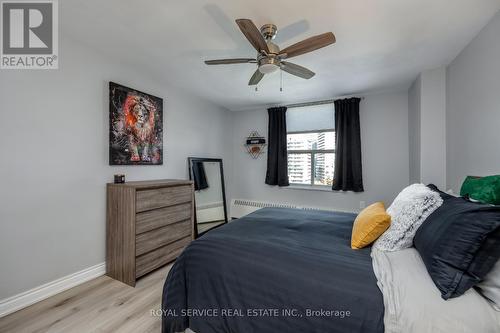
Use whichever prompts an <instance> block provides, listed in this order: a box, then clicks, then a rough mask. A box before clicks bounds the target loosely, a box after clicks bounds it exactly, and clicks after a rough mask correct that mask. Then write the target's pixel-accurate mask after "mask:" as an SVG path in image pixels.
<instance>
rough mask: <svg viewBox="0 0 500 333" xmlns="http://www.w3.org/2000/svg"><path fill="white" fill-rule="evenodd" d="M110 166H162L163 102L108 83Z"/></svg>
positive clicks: (157, 98)
mask: <svg viewBox="0 0 500 333" xmlns="http://www.w3.org/2000/svg"><path fill="white" fill-rule="evenodd" d="M109 164H110V165H161V164H163V100H162V99H161V98H159V97H155V96H151V95H149V94H146V93H143V92H140V91H137V90H134V89H131V88H127V87H124V86H122V85H119V84H116V83H114V82H110V83H109Z"/></svg>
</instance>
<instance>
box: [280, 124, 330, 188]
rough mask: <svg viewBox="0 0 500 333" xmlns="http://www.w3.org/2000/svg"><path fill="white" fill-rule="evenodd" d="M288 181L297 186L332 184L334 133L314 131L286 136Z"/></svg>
mask: <svg viewBox="0 0 500 333" xmlns="http://www.w3.org/2000/svg"><path fill="white" fill-rule="evenodd" d="M287 151H288V179H289V181H290V183H291V184H297V185H325V186H331V185H332V183H333V176H334V175H333V172H334V167H335V132H334V131H331V130H330V131H316V132H302V133H293V132H292V133H288V134H287Z"/></svg>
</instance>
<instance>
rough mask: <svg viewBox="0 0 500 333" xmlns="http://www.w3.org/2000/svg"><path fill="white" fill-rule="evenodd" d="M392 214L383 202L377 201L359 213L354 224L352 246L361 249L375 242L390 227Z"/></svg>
mask: <svg viewBox="0 0 500 333" xmlns="http://www.w3.org/2000/svg"><path fill="white" fill-rule="evenodd" d="M390 224H391V216H390V215H389V214H387V212H386V211H385V206H384V203H383V202H376V203H374V204H372V205H370V206H368V207H366V208H365V209H363V210H362V211H361V213H359V215H358V216H357V217H356V220H355V221H354V224H353V226H352V236H351V247H352V248H353V249H361V248H363V247H365V246H368V245H370V244H371V243H373V242H374V241H375V240H377V238H379V237H380V235H382V234H383V233H384V231H386V230H387V228H389V225H390Z"/></svg>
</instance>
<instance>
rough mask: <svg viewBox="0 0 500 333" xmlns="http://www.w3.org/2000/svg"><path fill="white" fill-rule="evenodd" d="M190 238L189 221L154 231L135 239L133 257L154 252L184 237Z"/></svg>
mask: <svg viewBox="0 0 500 333" xmlns="http://www.w3.org/2000/svg"><path fill="white" fill-rule="evenodd" d="M188 236H189V237H191V220H186V221H182V222H178V223H174V224H171V225H168V226H166V227H162V228H158V229H154V230H151V231H148V232H145V233H142V234H140V235H137V236H136V237H135V241H136V245H135V255H136V256H140V255H141V254H144V253H147V252H149V251H152V250H155V249H157V248H159V247H161V246H164V245H167V244H169V243H172V242H174V241H176V240H178V239H181V238H184V237H188Z"/></svg>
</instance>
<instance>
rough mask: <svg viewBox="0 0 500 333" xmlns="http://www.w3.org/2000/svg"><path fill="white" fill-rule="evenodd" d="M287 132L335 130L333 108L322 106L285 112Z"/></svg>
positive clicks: (331, 105) (328, 105)
mask: <svg viewBox="0 0 500 333" xmlns="http://www.w3.org/2000/svg"><path fill="white" fill-rule="evenodd" d="M286 127H287V132H289V133H290V132H309V131H322V130H333V129H335V107H334V105H333V104H323V105H314V106H306V107H300V108H291V109H288V110H287V111H286Z"/></svg>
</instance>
